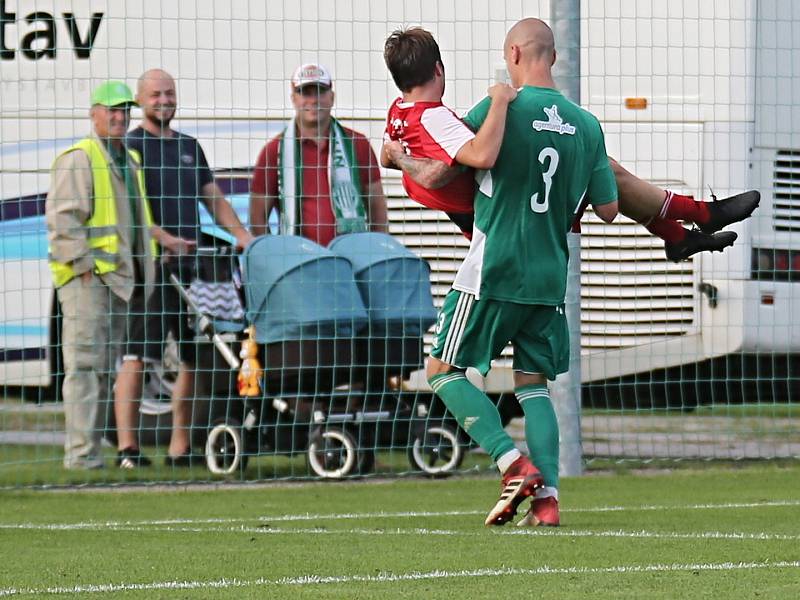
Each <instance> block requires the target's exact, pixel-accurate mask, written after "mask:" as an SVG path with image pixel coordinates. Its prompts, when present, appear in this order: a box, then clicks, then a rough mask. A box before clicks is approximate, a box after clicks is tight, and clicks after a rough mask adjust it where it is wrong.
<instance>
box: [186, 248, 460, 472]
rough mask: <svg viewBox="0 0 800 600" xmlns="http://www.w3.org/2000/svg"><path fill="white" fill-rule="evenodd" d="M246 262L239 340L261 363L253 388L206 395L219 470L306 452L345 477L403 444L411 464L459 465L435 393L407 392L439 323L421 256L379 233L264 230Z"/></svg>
mask: <svg viewBox="0 0 800 600" xmlns="http://www.w3.org/2000/svg"><path fill="white" fill-rule="evenodd" d="M239 266H240V267H241V272H240V277H241V279H240V282H241V283H240V287H241V292H242V296H243V298H244V307H245V310H244V313H245V318H244V323H241V322H239V324H238V329H239V331H241V332H242V333H240V334H239V335H238V342H237V343H236V344H237V345H238V344H242V345H243V346H245V345H247V347H251V346H250V345H252V343H253V342H255V343H257V344H258V354H257V355H256V356H255V358H256V359H257V361H258V363H260V366H261V369H262V370H261V371H260V372H259V373H258V375H259V377H258V385H257V386H256V387H255V389H252V387H251V388H249V389H247V391H245V394H246V395H244V396H240V395H239V393H238V390H237V389H231V388H235V386H228V388H229V390H230V393H229V394H228V395H227V397H224V398H220V397H219V396H218V395H215V397H214V399H213V400H212V401H211V406H210V417H209V429H208V435H207V441H206V446H205V452H206V462H207V465H208V467H209V469H210V470H211V471H212V472H214V473H218V474H225V473H233V472H236V471H238V470H240V469H244V468H245V467H246V465H247V462H248V459H249V457H251V456H254V455H259V454H273V455H283V456H296V455H298V454H303V453H304V454H305V455H306V459H307V464H308V467H309V468H310V470H311V471H312V472H313V473H314V474H316V475H317V476H319V477H323V478H334V479H336V478H344V477H348V476H352V475H361V474H366V473H368V472H370V471H371V470H372V469H373V467H374V465H375V460H376V453H377V452H378V451H380V450H382V449H387V450H388V449H398V448H402V449H403V450H404V451H405V452H406V453H407V456H408V459H409V461H410V464H411V467H412V469H414V470H415V471H422V472H424V473H427V474H429V475H444V474H447V473H448V472H450V471H453V470H454V469H457V468H458V467H459V466H460V464H461V461H462V460H463V457H464V453H465V450H466V448H467V446H468V439H467V438H466V436H465V435H464V433H463V431H461V430H459V428H458V424H457V423H456V421H455V420H454V419H453V418H452V416H450V415H449V413H447V412H446V410H445V408H444V406H443V404H441V402H440V401H439V400H438V399H436V398H435V396H433V394H432V393H430V392H420V391H410V390H408V391H407V390H404V381H405V380H406V379H407V378H408V376H409V375H410V373H411V372H413V371H415V370H417V369H420V368H422V367H423V358H424V355H423V334H424V333H425V331H426V330H427V329H428V328H429V327H430V326H431V325H432V324H433V322H434V321H435V318H436V311H435V309H434V306H433V300H432V297H431V291H430V269H429V267H428V264H427V263H426V262H425V261H424V260H422V259H421V258H419V257H417V256H416V255H415V254H413V253H412V252H410V251H409V250H408V249H407V248H405V247H404V246H403V245H402V244H400V243H399V242H397V241H396V240H395V239H394V238H392V237H391V236H389V235H386V234H381V233H355V234H348V235H344V236H340V237H338V238H336V239H335V240H334V241H333V242H332V243H331V245H330V247H329V248H323V247H321V246H319V245H317V244H315V243H313V242H311V241H309V240H307V239H305V238H301V237H297V236H283V235H281V236H269V235H268V236H263V237H260V238H257V239H256V240H255V241H254V242H253V243H251V244H250V246H248V248H247V249H246V250H245V251H244V253H243V255H242V256H241V257H240V260H239ZM230 270H231V269H225V268H222V269H218V268H215V269H212V270H211V271H213V272H214V273H215V276H216V277H219V276H220V273H221V274H222V276H223V277H227V276H228V274H229V273H228V271H230ZM232 270H233V271H234V273H233V275H234V278H236V273H235V271H236V265H235V264H234V268H233V269H232ZM206 279H210V277H206ZM174 283H175V282H174ZM195 310H197V308H196V307H195ZM200 311H201V314H199V315H198V316H199V317H200V318H201V319H203V318H204V317H205V316H204V315H203V314H202V309H200ZM205 320H206V321H208V319H205ZM214 327H215V328H216V329H223V330H227V331H231V330H232V329H237V326H236V324H231V323H229V322H222V323H220V322H218V321H216V322H214ZM217 345H218V346H219V344H217ZM223 354H226V353H225V352H223ZM251 354H252V353H251ZM227 356H228V358H226V360H227V362H228V364H230V365H231V367H232V368H233V367H237V370H238V365H237V364H236V363H237V362H238V361H236V360H235V356H233V353H232V352H227ZM241 356H242V357H243V358H244V359H245V360H246V361H251V364H255V363H252V358H253V357H252V356H251V355H248V353H247V352H246V351H245V352H243V353H242V354H241Z"/></svg>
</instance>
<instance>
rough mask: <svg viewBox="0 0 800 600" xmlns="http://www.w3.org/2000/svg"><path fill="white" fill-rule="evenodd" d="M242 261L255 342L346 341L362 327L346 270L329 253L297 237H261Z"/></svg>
mask: <svg viewBox="0 0 800 600" xmlns="http://www.w3.org/2000/svg"><path fill="white" fill-rule="evenodd" d="M242 262H243V268H244V273H243V277H242V278H243V285H244V290H245V299H246V304H247V320H248V321H249V322H250V323H251V324H253V325H255V328H256V341H257V342H259V343H261V344H269V343H273V342H284V341H290V340H303V339H310V338H333V337H343V336H348V337H350V336H353V335H355V334H356V333H358V332H359V331H360V330H361V329H363V328H364V327H365V326H366V324H367V313H366V310H365V308H364V303H363V301H362V300H361V296H360V295H359V291H358V288H357V287H356V284H355V281H354V279H353V270H352V267H351V266H350V263H349V261H347V260H346V259H344V258H342V257H340V256H336V255H335V254H334V253H333V252H331V251H330V250H327V249H325V248H323V247H322V246H319V245H317V244H315V243H314V242H311V241H309V240H307V239H305V238H302V237H299V236H293V235H265V236H262V237H259V238H257V239H256V240H255V241H253V243H251V244H250V245H249V246H248V247H247V249H246V250H245V252H244V256H243V261H242Z"/></svg>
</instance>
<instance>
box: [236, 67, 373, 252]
mask: <svg viewBox="0 0 800 600" xmlns="http://www.w3.org/2000/svg"><path fill="white" fill-rule="evenodd" d="M291 98H292V104H293V105H294V108H295V116H294V118H293V119H292V120H291V122H290V123H289V125H288V126H287V127H286V129H285V130H284V131H283V133H281V134H279V135H278V136H276V137H275V138H273V139H272V140H270V141H269V142H268V143H267V144H266V145H265V146H264V148H263V150H262V151H261V152H260V153H259V155H258V159H257V160H256V166H255V171H254V173H253V181H252V185H251V195H250V225H251V228H252V232H253V234H254V235H263V234H265V233H269V225H268V224H267V220H268V215H269V213H270V212H271V211H272V209H273V208H277V209H278V213H279V223H280V225H279V228H280V233H282V234H288V235H302V236H304V237H306V238H308V239H311V240H313V241H315V242H317V243H318V244H320V245H323V246H327V245H328V243H329V242H330V241H331V240H332V239H333V238H334V237H336V236H337V235H340V234H343V233H351V232H358V231H386V200H385V198H384V196H383V188H382V187H381V178H380V171H379V168H378V160H377V158H376V157H375V153H374V152H373V150H372V148H371V147H370V144H369V141H368V140H367V138H366V137H364V136H363V135H362V134H360V133H357V132H355V131H353V130H352V129H348V128H346V127H343V126H342V125H340V124H339V122H338V121H337V120H336V119H334V118H333V117H332V116H331V109H332V108H333V100H334V93H333V79H332V78H331V74H330V71H328V69H327V68H325V67H324V66H322V65H319V64H311V63H308V64H303V65H300V66H299V67H298V68H297V69H296V70H295V72H294V75H292V81H291Z"/></svg>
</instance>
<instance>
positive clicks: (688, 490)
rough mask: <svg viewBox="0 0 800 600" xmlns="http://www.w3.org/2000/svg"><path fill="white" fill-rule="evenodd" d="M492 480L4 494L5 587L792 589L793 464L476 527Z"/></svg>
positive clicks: (84, 593) (673, 481) (608, 485)
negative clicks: (520, 524) (518, 523)
mask: <svg viewBox="0 0 800 600" xmlns="http://www.w3.org/2000/svg"><path fill="white" fill-rule="evenodd" d="M497 491H498V483H497V480H496V479H495V478H487V477H461V478H452V479H449V480H442V481H431V480H424V479H404V480H392V481H375V480H372V481H363V482H345V483H298V484H273V485H265V486H258V487H255V486H246V487H238V488H231V487H229V486H228V487H226V486H220V487H218V488H216V489H209V488H200V489H196V488H193V489H181V490H175V489H172V488H156V487H154V488H149V489H144V490H142V489H141V488H140V489H138V490H135V491H121V490H113V491H112V490H91V491H70V492H63V491H58V492H52V491H50V492H48V491H19V492H16V491H12V492H3V493H2V494H0V555H1V556H2V557H3V561H2V567H1V568H0V597H4V596H10V597H22V598H31V597H53V596H65V597H81V598H83V597H99V596H105V597H113V598H148V599H149V598H192V599H194V598H237V599H238V598H323V599H325V598H470V599H473V598H522V597H526V598H536V597H546V598H548V599H550V598H584V597H586V598H589V597H591V598H594V599H603V598H644V597H646V598H694V597H709V598H710V597H713V598H737V599H742V598H781V599H783V598H796V597H800V465H797V464H795V463H792V464H790V465H788V466H786V465H775V464H757V465H751V466H747V467H741V468H735V467H734V468H730V467H727V468H716V467H709V468H707V469H699V470H694V469H687V470H679V471H674V472H663V471H659V472H650V473H644V474H642V473H639V474H633V473H629V474H613V475H612V474H608V475H593V476H588V477H583V478H577V479H565V480H564V481H563V483H562V500H561V506H562V524H563V525H562V527H561V528H559V529H543V530H542V529H518V528H514V527H511V526H508V525H507V526H506V527H504V528H496V529H486V528H484V527H483V525H482V523H483V518H484V513H485V511H486V510H488V508H489V507H490V506H491V505H492V504H493V503H494V501H495V499H496V494H497Z"/></svg>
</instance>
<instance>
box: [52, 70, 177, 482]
mask: <svg viewBox="0 0 800 600" xmlns="http://www.w3.org/2000/svg"><path fill="white" fill-rule="evenodd" d="M134 104H135V102H134V100H133V94H132V93H131V90H130V89H129V88H128V86H127V85H125V84H124V83H122V82H119V81H108V82H106V83H104V84H102V85H100V86H99V87H97V88H96V89H95V90H94V92H93V93H92V97H91V105H92V106H91V111H90V113H89V114H90V117H91V122H92V132H91V134H90V135H89V136H88V137H87V138H85V139H83V140H81V141H79V142H77V143H76V144H74V145H73V146H71V147H70V148H68V149H67V150H66V151H65V152H63V153H62V154H60V155H59V156H58V157H57V158H56V160H55V162H54V163H53V167H52V170H51V174H50V190H49V191H48V193H47V202H46V214H47V232H48V241H49V251H50V269H51V271H52V274H53V281H54V283H55V286H56V294H57V296H58V301H59V303H60V305H61V311H62V314H63V319H62V328H61V344H62V352H63V356H64V360H63V365H64V380H63V386H62V397H63V400H64V415H65V418H66V441H65V443H64V466H65V467H66V468H68V469H91V468H100V467H102V466H103V459H102V457H101V455H100V437H101V434H102V424H104V422H105V419H104V416H105V414H106V410H107V408H108V407H110V406H111V405H110V402H111V398H112V392H111V373H112V370H113V368H114V361H115V359H116V356H117V353H118V351H119V348H120V346H121V343H122V341H123V339H124V328H125V321H126V320H125V314H126V312H127V310H128V301H129V300H130V298H131V296H132V295H133V292H134V288H136V287H143V288H144V293H145V294H148V293H150V291H151V290H152V286H153V280H154V275H155V272H154V266H153V265H154V261H153V259H154V257H155V255H156V253H157V245H156V240H158V241H159V242H160V243H161V244H162V246H168V245H169V244H171V243H173V242H174V240H173V239H169V238H171V237H172V236H167V235H165V234H164V233H163V232H162V231H161V230H160V229H158V228H156V227H152V222H153V221H152V216H151V214H150V207H149V205H148V202H147V198H146V195H145V192H144V184H143V178H142V176H141V171H140V169H139V159H138V156H137V155H136V153H135V152H130V151H129V150H128V149H127V148H126V147H125V145H124V138H125V133H126V131H127V130H128V125H129V123H130V108H131V106H133V105H134Z"/></svg>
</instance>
